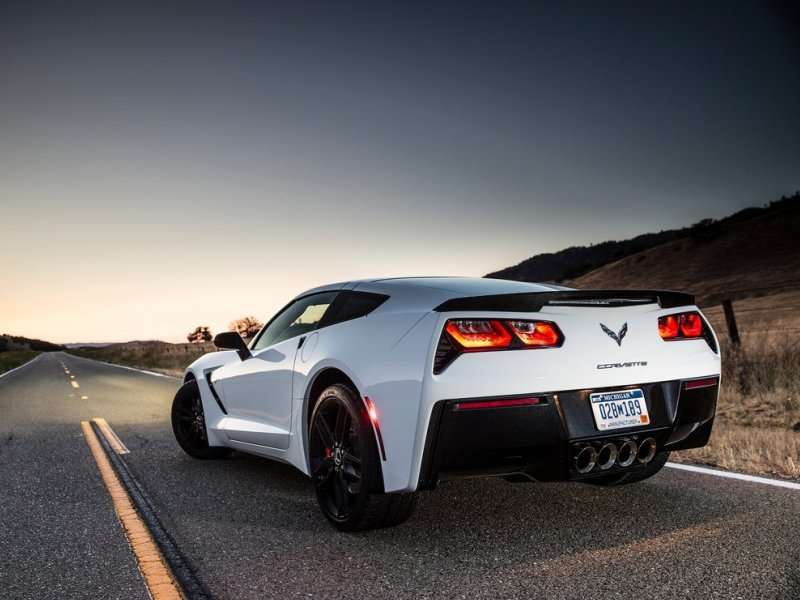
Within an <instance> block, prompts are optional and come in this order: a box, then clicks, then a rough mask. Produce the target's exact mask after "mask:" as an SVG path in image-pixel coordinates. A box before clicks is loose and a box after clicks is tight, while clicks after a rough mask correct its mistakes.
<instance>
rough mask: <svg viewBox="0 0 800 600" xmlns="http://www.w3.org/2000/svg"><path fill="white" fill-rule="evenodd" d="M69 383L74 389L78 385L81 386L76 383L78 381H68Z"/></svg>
mask: <svg viewBox="0 0 800 600" xmlns="http://www.w3.org/2000/svg"><path fill="white" fill-rule="evenodd" d="M70 383H71V384H72V387H74V388H75V389H76V390H77V389H78V388H79V387H81V386H80V385H79V384H78V382H77V381H70Z"/></svg>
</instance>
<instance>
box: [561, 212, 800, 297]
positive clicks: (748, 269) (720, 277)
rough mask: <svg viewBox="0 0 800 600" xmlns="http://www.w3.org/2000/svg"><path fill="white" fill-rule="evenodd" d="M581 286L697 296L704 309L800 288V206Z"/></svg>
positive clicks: (648, 255)
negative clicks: (725, 301)
mask: <svg viewBox="0 0 800 600" xmlns="http://www.w3.org/2000/svg"><path fill="white" fill-rule="evenodd" d="M569 285H572V286H574V287H579V288H664V289H675V290H684V291H689V292H692V293H694V294H695V295H696V296H697V299H698V301H699V302H700V303H701V304H702V305H710V304H715V303H718V302H719V301H720V300H721V299H722V298H725V297H730V298H732V299H741V298H749V297H754V296H760V295H766V294H771V293H774V291H776V290H791V289H795V290H798V289H800V202H790V203H786V204H784V205H783V206H780V208H778V209H776V210H771V211H768V212H766V213H765V214H762V215H759V216H756V217H755V218H753V219H749V220H745V221H740V222H734V223H726V224H719V225H712V226H710V227H709V228H708V229H707V231H705V232H703V233H701V234H697V235H694V236H692V237H687V238H683V239H680V240H675V241H672V242H668V243H666V244H661V245H660V246H656V247H654V248H651V249H649V250H645V251H643V252H639V253H638V254H634V255H632V256H628V257H626V258H623V259H622V260H618V261H616V262H613V263H610V264H607V265H605V266H603V267H600V268H598V269H595V270H594V271H591V272H590V273H587V274H585V275H582V276H581V277H578V278H577V279H574V280H573V281H571V282H570V284H569Z"/></svg>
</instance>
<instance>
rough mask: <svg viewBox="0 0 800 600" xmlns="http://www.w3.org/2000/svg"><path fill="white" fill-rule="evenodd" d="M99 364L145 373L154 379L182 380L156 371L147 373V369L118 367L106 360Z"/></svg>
mask: <svg viewBox="0 0 800 600" xmlns="http://www.w3.org/2000/svg"><path fill="white" fill-rule="evenodd" d="M97 362H101V363H103V364H106V365H110V366H112V367H119V368H120V369H128V371H136V372H138V373H144V374H145V375H152V376H153V377H168V378H170V379H180V377H176V376H175V375H167V374H166V373H156V372H155V371H146V370H145V369H137V368H136V367H129V366H127V365H118V364H116V363H110V362H105V361H104V360H98V361H97Z"/></svg>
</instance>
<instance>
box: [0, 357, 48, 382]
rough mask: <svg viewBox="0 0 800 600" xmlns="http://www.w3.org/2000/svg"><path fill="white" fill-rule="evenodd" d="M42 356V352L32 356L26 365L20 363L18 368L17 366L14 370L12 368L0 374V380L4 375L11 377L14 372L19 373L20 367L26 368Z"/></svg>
mask: <svg viewBox="0 0 800 600" xmlns="http://www.w3.org/2000/svg"><path fill="white" fill-rule="evenodd" d="M42 354H44V352H42V353H41V354H37V355H36V356H34V357H33V358H32V359H30V360H29V361H28V362H26V363H22V364H21V365H20V366H18V367H14V368H13V369H11V370H10V371H6V372H5V373H0V378H3V377H5V376H6V375H11V374H12V373H13V372H14V371H19V370H20V369H21V368H22V367H27V366H28V365H29V364H31V363H33V362H34V361H36V360H37V359H38V358H39V357H40V356H42Z"/></svg>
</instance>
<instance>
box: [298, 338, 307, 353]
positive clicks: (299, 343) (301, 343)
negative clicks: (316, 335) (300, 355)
mask: <svg viewBox="0 0 800 600" xmlns="http://www.w3.org/2000/svg"><path fill="white" fill-rule="evenodd" d="M305 341H306V336H303V337H301V338H300V340H299V341H298V342H297V349H298V350H299V349H300V348H302V347H303V342H305Z"/></svg>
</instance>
